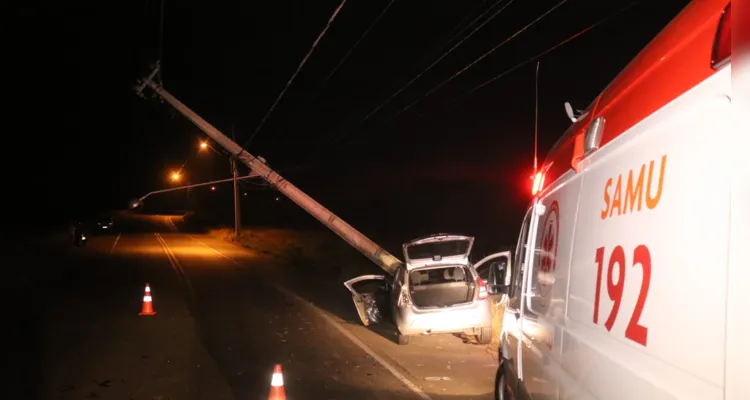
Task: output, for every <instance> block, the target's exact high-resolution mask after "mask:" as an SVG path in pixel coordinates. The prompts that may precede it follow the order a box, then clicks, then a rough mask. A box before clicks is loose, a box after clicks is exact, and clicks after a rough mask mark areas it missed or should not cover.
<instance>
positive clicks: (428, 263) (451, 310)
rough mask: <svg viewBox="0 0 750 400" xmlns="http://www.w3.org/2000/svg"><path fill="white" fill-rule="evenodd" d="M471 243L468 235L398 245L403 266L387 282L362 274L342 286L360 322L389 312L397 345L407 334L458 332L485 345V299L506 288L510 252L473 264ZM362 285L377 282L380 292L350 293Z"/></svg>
mask: <svg viewBox="0 0 750 400" xmlns="http://www.w3.org/2000/svg"><path fill="white" fill-rule="evenodd" d="M473 243H474V238H473V237H470V236H462V235H448V234H436V235H432V236H428V237H425V238H420V239H416V240H413V241H411V242H409V243H406V244H404V245H403V251H404V258H405V261H406V264H405V265H404V266H402V267H400V268H399V269H398V270H397V271H396V274H395V275H394V276H393V278H391V277H390V276H384V275H364V276H360V277H357V278H354V279H351V280H349V281H347V282H345V283H344V285H345V286H346V287H347V288H348V289H349V291H351V293H352V296H353V298H354V304H355V306H356V307H357V311H358V313H359V316H360V318H361V319H362V322H363V323H364V324H365V325H370V324H372V323H376V322H378V321H379V320H380V319H381V317H382V316H381V312H382V311H389V312H390V314H389V316H390V317H391V318H392V320H393V322H394V323H395V325H396V327H397V330H398V344H402V345H405V344H408V343H409V338H410V337H411V336H415V335H430V334H435V333H464V334H468V335H474V336H476V338H477V341H478V342H479V343H482V344H487V343H489V342H490V341H491V340H492V307H491V303H490V302H491V301H492V300H491V296H492V297H502V296H503V294H502V292H503V291H504V288H507V287H508V285H507V284H506V283H505V281H504V279H505V276H506V270H509V269H510V265H509V263H510V252H508V251H505V252H501V253H496V254H492V255H490V256H488V257H485V258H484V259H482V260H481V261H480V262H479V263H477V265H476V266H474V265H472V263H471V262H470V261H469V254H470V253H471V248H472V245H473ZM478 271H480V272H478ZM480 275H482V276H485V277H486V279H487V280H489V281H490V282H491V284H489V283H488V281H487V280H485V279H482V278H481V277H480ZM507 276H508V277H510V274H507ZM367 281H370V282H372V281H378V282H381V283H382V285H381V288H380V289H381V290H380V292H376V293H375V294H373V293H367V292H365V291H361V293H360V292H358V291H357V290H355V288H354V284H357V283H363V282H367ZM508 283H509V282H508ZM383 292H385V293H383Z"/></svg>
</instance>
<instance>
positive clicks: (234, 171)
mask: <svg viewBox="0 0 750 400" xmlns="http://www.w3.org/2000/svg"><path fill="white" fill-rule="evenodd" d="M234 140H235V139H234V125H232V141H234ZM229 163H230V165H231V168H232V177H233V178H234V181H233V182H232V184H233V185H234V238H235V239H237V238H239V237H240V229H241V227H242V222H240V221H241V219H240V191H239V185H240V182H239V181H238V180H237V158H236V157H229Z"/></svg>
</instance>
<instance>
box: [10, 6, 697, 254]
mask: <svg viewBox="0 0 750 400" xmlns="http://www.w3.org/2000/svg"><path fill="white" fill-rule="evenodd" d="M506 1H507V0H501V1H500V2H499V3H505V2H506ZM339 2H340V1H339V0H316V1H306V2H302V1H291V0H290V1H264V2H250V1H245V2H219V1H211V2H208V1H203V2H198V1H184V0H183V1H174V0H165V3H164V30H163V46H160V44H159V43H160V34H159V22H160V17H159V15H160V14H159V8H160V1H159V0H148V1H143V0H133V1H127V2H102V1H98V2H76V1H64V2H53V3H47V4H45V3H41V4H33V3H28V5H25V6H22V7H21V8H17V9H16V10H15V14H13V13H9V14H6V16H8V15H10V16H11V17H12V18H9V21H10V24H5V23H4V24H5V26H4V28H3V29H5V30H7V31H6V32H5V35H4V37H5V38H6V45H5V46H4V47H5V48H4V53H5V56H4V57H3V59H4V64H5V67H6V71H7V72H6V73H5V79H6V87H7V86H8V85H10V87H11V90H10V91H6V94H7V97H6V101H5V102H4V103H5V104H6V105H5V106H4V108H5V110H6V112H7V114H6V113H4V114H5V115H4V116H5V118H4V119H5V121H6V126H5V129H4V137H5V138H6V140H7V142H6V146H4V147H5V151H4V157H3V159H4V160H3V164H6V165H4V168H3V170H4V172H3V173H4V175H5V177H6V187H7V188H13V190H7V191H5V193H6V195H5V198H6V199H8V200H9V204H8V203H6V204H7V207H8V209H10V210H13V211H12V212H11V213H10V214H11V215H14V216H13V217H12V218H24V219H25V218H32V219H34V218H36V217H32V215H34V216H42V218H47V216H55V215H67V214H68V213H70V212H72V210H75V211H80V210H87V209H94V208H107V207H122V206H123V205H124V204H125V203H126V202H127V201H128V200H129V199H130V198H132V197H136V196H138V195H140V194H143V193H145V192H147V191H150V190H153V189H158V188H161V187H165V186H166V185H168V184H169V183H168V182H167V179H166V177H167V174H168V171H169V170H170V169H172V168H178V167H179V166H180V165H181V164H182V163H183V162H184V161H185V160H186V159H188V164H187V167H186V174H188V175H190V177H191V179H193V180H194V181H201V180H207V179H215V178H216V179H218V178H223V177H226V176H228V174H229V172H228V167H226V165H225V164H224V163H226V161H225V160H223V159H221V158H220V157H219V156H211V155H206V154H197V153H196V146H197V143H198V140H199V139H201V137H202V136H201V134H200V132H199V131H198V129H197V128H195V127H193V126H192V125H191V124H189V123H187V122H186V121H185V120H184V119H183V118H182V117H180V116H178V115H176V114H175V113H174V112H172V110H170V108H169V107H168V106H166V105H160V104H158V103H156V102H150V101H146V100H143V99H140V98H138V97H136V96H135V94H134V93H133V91H132V86H133V85H134V84H135V82H136V79H137V78H139V77H141V76H143V75H145V74H147V73H148V72H149V64H150V63H152V62H154V61H155V60H157V59H158V58H159V54H160V52H161V54H162V55H161V59H162V64H163V82H164V85H165V87H166V88H167V89H168V90H169V91H171V92H172V93H173V94H174V95H176V96H177V97H178V98H180V99H181V100H182V101H183V102H184V103H186V104H187V105H189V106H190V107H192V108H193V109H194V110H195V111H196V112H198V113H199V114H201V115H202V116H203V117H204V118H206V119H207V120H208V121H209V122H211V123H213V124H214V125H215V126H217V127H218V128H219V129H221V130H224V131H225V132H227V133H228V132H230V129H231V127H232V126H234V128H235V131H236V134H237V136H238V138H239V141H240V142H242V143H244V142H245V141H246V139H247V138H248V137H249V136H250V135H251V133H252V132H253V131H254V130H255V129H256V127H257V126H258V124H259V122H260V120H261V118H262V117H263V116H264V115H265V113H266V112H267V111H268V109H269V107H270V106H271V103H272V102H273V101H274V99H275V97H276V96H277V95H278V94H279V92H280V91H281V90H282V88H283V87H284V84H285V83H286V81H287V79H289V77H290V76H291V74H292V73H293V71H294V70H295V69H296V68H297V65H298V64H299V62H300V60H301V59H302V57H303V56H304V55H305V53H306V52H307V51H308V49H309V48H310V46H311V44H312V42H313V41H314V39H315V37H316V36H317V35H318V33H319V32H320V31H321V30H322V29H323V27H324V26H325V24H326V21H327V20H328V18H329V17H330V15H331V13H332V12H333V10H334V9H335V8H336V6H337V5H338V4H339ZM558 2H559V0H540V1H528V0H516V1H514V2H513V4H511V5H510V6H508V7H507V8H506V9H505V10H504V11H503V12H502V13H500V14H498V15H497V16H496V17H495V18H494V19H493V20H492V21H490V22H489V23H487V24H486V25H485V26H484V27H483V28H482V29H480V30H478V31H477V32H476V33H475V34H474V35H473V36H472V37H471V38H469V39H468V40H466V41H465V42H464V43H463V44H462V45H461V46H459V47H458V48H456V50H454V51H453V52H452V53H451V54H450V55H448V56H447V57H445V58H444V59H443V60H442V61H441V62H440V63H438V64H437V65H436V66H435V67H434V68H432V69H431V70H430V71H429V72H427V73H425V74H424V75H423V76H422V77H421V78H420V79H418V80H417V81H415V82H414V83H413V84H412V85H411V86H410V87H409V88H408V89H406V90H404V91H403V92H402V93H400V94H399V95H398V96H397V97H395V98H393V100H392V101H390V102H389V103H388V104H386V105H385V106H384V107H383V108H382V109H380V110H379V111H378V112H377V113H375V114H373V115H372V117H370V118H369V119H367V120H364V117H365V116H366V115H367V114H368V113H370V112H371V111H372V110H373V109H374V108H375V107H377V106H378V105H380V104H381V103H383V101H385V100H386V99H387V98H388V97H389V96H391V95H392V94H393V93H394V92H395V91H396V90H398V89H399V88H400V87H402V86H403V85H404V84H406V82H408V81H409V80H410V79H412V78H413V77H414V76H415V75H417V74H418V73H420V72H421V71H423V70H424V69H425V68H426V67H427V66H428V65H429V64H430V63H432V62H433V61H434V60H435V59H437V58H438V57H439V56H440V55H442V54H443V53H444V52H445V51H446V50H448V49H449V48H450V45H448V46H446V42H447V41H448V40H449V39H450V38H451V37H452V36H453V35H455V34H456V33H458V32H459V31H460V30H461V28H462V27H463V26H462V25H459V24H460V23H462V22H463V23H464V26H465V24H466V23H468V22H471V21H472V20H473V19H474V18H475V17H476V16H478V15H479V14H481V13H482V12H484V10H486V9H488V8H489V7H491V6H494V7H495V8H494V9H497V8H498V7H499V6H500V5H499V4H498V2H497V1H496V0H486V1H485V0H461V1H458V0H453V1H439V0H431V1H427V0H395V1H394V2H393V4H392V6H391V7H390V9H389V10H388V11H387V12H386V14H385V15H384V16H383V17H382V19H381V20H380V21H379V22H378V24H377V25H376V26H375V27H374V28H373V29H372V30H371V31H370V32H369V34H368V35H367V36H366V37H365V39H364V40H363V41H362V42H361V43H360V44H359V46H358V47H357V48H356V49H355V50H354V52H353V53H352V54H351V56H350V57H349V58H348V59H347V60H346V61H345V62H344V63H343V64H342V65H341V67H340V68H339V69H338V70H337V71H336V73H335V74H334V75H333V76H332V77H331V79H329V80H328V81H326V82H325V83H324V79H325V78H326V76H328V75H329V73H330V72H331V71H332V69H333V68H334V67H335V66H336V64H338V63H339V61H340V60H341V58H342V57H343V56H344V55H345V54H346V52H347V51H349V49H350V48H351V47H352V45H353V44H354V43H355V42H356V41H357V39H359V37H360V36H361V35H362V33H363V32H364V31H365V29H366V28H367V27H368V26H369V25H370V23H371V22H372V21H373V19H374V18H376V17H377V16H378V15H379V14H380V13H381V11H382V10H383V9H384V7H386V6H387V5H388V3H390V0H370V1H361V0H359V1H357V0H349V1H347V2H346V4H345V5H344V7H343V9H342V10H341V12H340V13H339V15H338V17H337V19H336V20H335V21H334V23H333V25H332V26H331V28H330V29H329V31H328V32H327V34H326V35H325V37H324V38H323V39H322V40H321V42H320V44H319V46H318V47H317V49H316V50H315V52H314V53H313V55H312V56H311V58H310V59H309V60H308V63H307V64H306V65H305V67H304V68H303V69H302V71H301V73H300V74H299V75H298V76H297V78H296V80H295V81H294V83H293V84H292V86H291V88H290V89H289V91H288V92H287V93H286V94H285V96H284V97H283V99H282V100H281V102H280V103H279V104H278V106H277V108H276V109H275V111H273V113H272V114H271V115H270V117H269V119H268V120H267V121H266V123H265V125H264V126H263V128H262V129H261V130H260V132H259V134H258V135H257V136H256V138H255V139H254V140H253V142H252V143H251V145H250V146H249V151H250V152H251V153H253V154H256V155H262V156H264V157H265V158H266V159H267V160H268V162H269V163H270V165H271V166H272V167H274V168H277V169H278V171H279V172H280V173H282V175H286V176H288V178H290V180H291V181H292V182H294V183H296V184H297V185H298V186H300V187H301V188H302V189H303V190H305V191H307V192H308V193H310V194H311V195H313V197H315V198H317V199H318V200H320V201H321V202H322V203H323V204H325V205H327V206H329V207H330V208H331V209H332V210H333V211H334V212H337V213H339V214H341V215H342V216H343V217H344V218H345V219H348V220H350V222H351V223H352V224H353V225H355V226H358V224H362V225H363V226H368V224H370V225H372V224H377V223H380V224H383V221H388V224H398V225H397V227H396V228H394V230H399V229H401V228H400V227H403V231H405V232H417V231H430V230H433V229H438V230H456V229H458V230H461V231H464V232H466V233H469V234H480V233H481V234H484V233H488V232H491V233H495V232H499V231H508V232H510V237H513V236H515V234H516V231H517V230H518V224H519V222H520V219H521V217H522V215H521V214H522V212H523V209H524V207H525V204H526V202H527V201H528V199H529V186H530V181H529V180H528V175H529V171H530V169H531V166H532V149H533V129H534V69H535V63H533V62H532V63H529V64H528V65H526V66H523V67H521V68H518V69H517V70H515V71H513V72H512V73H510V74H508V75H506V76H505V77H503V78H501V79H499V80H497V81H495V82H494V83H492V84H490V85H487V86H485V87H483V88H482V89H479V90H478V91H476V92H473V94H471V95H470V96H466V97H462V98H459V96H460V95H462V94H463V93H465V92H466V91H468V90H470V89H471V88H473V87H475V86H476V85H478V84H480V83H482V82H484V81H486V80H487V79H490V78H491V77H493V76H495V75H498V74H500V73H501V72H503V71H505V70H507V69H509V68H512V67H514V66H516V65H517V64H518V63H520V62H522V61H524V60H526V59H528V58H529V57H532V56H534V55H536V54H538V53H540V52H542V51H544V50H545V49H547V48H549V47H551V46H553V45H555V44H557V43H559V42H560V41H562V40H564V39H566V38H568V37H569V36H571V35H573V34H575V33H576V32H578V31H580V30H582V29H584V28H586V27H588V26H590V25H591V24H593V23H594V22H596V21H598V20H601V19H602V18H605V17H607V16H608V15H610V14H612V13H613V12H615V11H616V10H618V9H621V8H622V7H624V6H626V5H628V4H630V3H632V1H630V0H608V1H601V0H569V1H567V2H566V3H565V4H564V5H563V6H561V7H560V8H558V9H557V10H555V11H554V12H552V13H551V14H549V15H548V16H547V17H545V18H544V19H542V20H541V21H540V22H538V23H537V24H536V25H534V26H532V27H530V28H529V29H528V30H526V31H525V32H523V33H522V34H520V35H519V36H517V37H516V38H514V39H513V40H511V41H509V42H508V43H507V44H505V45H503V46H502V47H500V48H498V49H497V50H496V51H495V52H493V53H492V54H491V55H490V56H488V57H487V58H485V59H483V60H482V61H481V62H479V63H477V64H476V65H474V66H473V67H472V68H470V69H468V70H467V71H466V72H464V73H463V74H461V75H460V76H458V77H457V78H456V79H455V80H453V81H451V82H450V83H448V84H446V85H445V86H443V87H442V88H440V90H437V91H435V92H434V93H432V94H431V95H430V96H428V97H424V95H425V93H426V92H427V91H429V90H431V89H433V88H434V87H435V86H436V85H438V84H439V83H441V82H442V81H444V80H445V79H447V78H449V77H450V76H451V75H453V74H455V73H456V72H457V71H459V70H460V69H461V68H463V67H465V66H466V65H468V64H469V63H471V62H472V61H474V60H475V59H477V58H478V57H479V56H480V55H482V54H483V53H485V52H486V51H488V50H489V49H491V48H492V47H494V46H496V45H497V44H499V43H500V42H502V41H503V40H505V39H506V38H507V37H508V36H510V35H512V34H513V33H515V32H516V31H517V30H518V29H520V28H521V27H523V26H524V25H526V24H528V23H529V22H531V21H533V20H534V19H535V18H537V17H538V16H540V15H541V14H542V13H544V12H545V11H547V10H548V9H549V8H551V7H553V6H554V5H555V4H557V3H558ZM657 3H658V4H657ZM496 4H497V5H496ZM685 4H686V1H666V0H665V1H658V2H657V1H640V2H636V4H635V5H634V6H633V7H631V8H629V9H627V10H626V11H624V12H622V13H620V14H618V15H617V16H615V17H614V18H612V19H611V20H608V21H607V22H606V23H604V24H602V25H600V26H597V27H596V28H594V29H592V30H591V31H589V32H587V33H586V34H584V35H581V36H580V37H578V38H576V39H575V40H573V41H571V42H569V43H567V44H565V45H563V46H561V47H559V48H558V49H556V50H555V51H553V52H551V53H549V54H547V55H546V56H544V57H542V58H541V59H540V61H541V68H540V77H539V85H540V90H539V93H540V99H539V112H540V118H539V135H540V136H539V141H540V145H539V149H540V153H541V156H543V154H544V152H546V150H548V149H549V147H550V146H551V145H552V144H553V143H554V142H555V140H556V139H557V138H558V137H559V136H560V135H561V134H562V133H563V131H564V130H565V129H566V128H567V126H568V125H569V121H568V119H567V117H566V116H565V113H564V109H563V103H564V102H565V101H570V102H571V103H572V104H573V105H574V106H576V107H577V108H580V109H583V108H584V107H585V106H586V105H587V104H588V103H589V102H590V101H591V100H592V99H593V98H594V97H595V96H596V95H597V94H598V93H599V91H601V89H603V88H604V86H605V85H606V84H607V83H608V82H609V81H610V80H611V79H612V78H614V76H615V75H616V74H617V73H618V72H619V71H620V70H621V69H622V68H623V67H624V66H625V65H626V64H627V62H628V61H629V60H630V59H632V58H633V57H634V56H635V55H636V54H637V52H638V51H639V50H640V49H641V48H642V47H643V46H645V45H646V44H647V43H648V41H650V40H651V38H653V36H654V35H656V34H657V33H658V31H659V30H660V29H661V28H662V27H664V26H665V25H666V23H667V22H668V21H669V20H670V19H671V18H673V17H674V16H675V15H676V14H677V13H678V12H679V10H680V9H681V8H682V7H684V5H685ZM494 9H493V10H494ZM490 14H492V11H490V12H489V13H488V14H487V16H489V15H490ZM481 22H482V21H480V22H478V23H477V24H476V25H474V26H473V27H471V28H469V29H467V30H465V31H464V33H463V34H462V35H461V36H459V37H458V38H457V39H456V40H454V41H453V42H451V44H455V43H456V42H457V41H459V40H461V39H462V38H463V37H464V36H466V35H467V34H468V33H469V32H471V31H472V30H473V29H474V27H476V26H477V25H478V24H479V23H481ZM160 47H161V51H160ZM8 67H9V68H8ZM415 100H420V101H419V102H418V103H416V105H414V106H413V107H411V108H409V109H408V110H407V111H405V112H403V113H401V114H398V113H399V112H400V111H402V110H403V109H404V107H406V106H407V105H409V104H410V103H412V102H414V101H415ZM8 103H10V105H8ZM394 116H396V117H395V118H393V117H394ZM339 137H343V138H344V139H343V140H338V141H334V139H335V138H339ZM331 141H334V143H333V144H331ZM211 157H213V158H214V159H213V160H207V158H211ZM253 195H257V196H273V193H270V192H268V191H266V192H264V191H260V192H257V193H256V192H253ZM227 206H230V205H227ZM21 216H23V217H21ZM443 228H444V229H443ZM363 229H366V228H363ZM425 233H426V232H425ZM503 240H505V239H503Z"/></svg>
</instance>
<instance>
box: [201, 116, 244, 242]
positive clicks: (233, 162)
mask: <svg viewBox="0 0 750 400" xmlns="http://www.w3.org/2000/svg"><path fill="white" fill-rule="evenodd" d="M232 137H233V138H234V126H232ZM199 147H200V149H201V150H206V149H211V150H213V151H214V153H216V154H221V153H220V152H218V151H217V150H216V149H214V148H213V147H212V146H211V145H210V144H208V142H201V143H200V146H199ZM229 168H230V172H231V173H232V180H233V182H232V185H233V187H234V191H233V195H234V237H235V238H236V237H239V235H240V229H241V228H242V222H241V219H240V194H239V181H238V180H237V177H238V173H237V160H236V158H235V157H234V156H233V155H231V154H230V156H229Z"/></svg>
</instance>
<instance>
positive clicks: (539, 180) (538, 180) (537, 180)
mask: <svg viewBox="0 0 750 400" xmlns="http://www.w3.org/2000/svg"><path fill="white" fill-rule="evenodd" d="M543 187H544V172H543V171H539V172H537V173H536V175H534V185H533V186H532V187H531V195H532V196H536V195H537V193H539V192H541V191H542V188H543Z"/></svg>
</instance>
